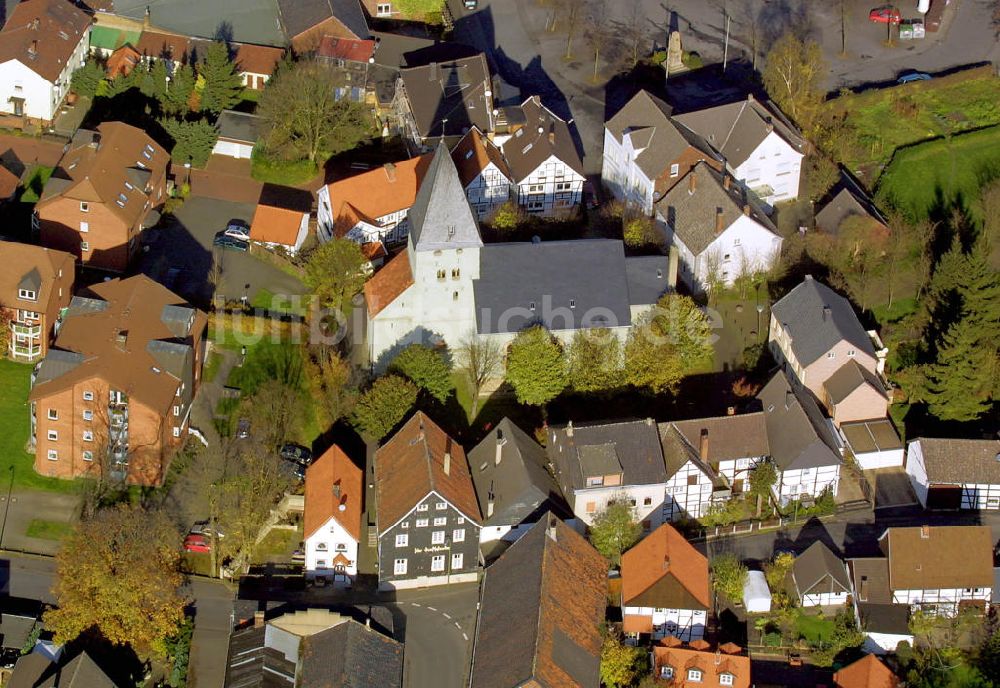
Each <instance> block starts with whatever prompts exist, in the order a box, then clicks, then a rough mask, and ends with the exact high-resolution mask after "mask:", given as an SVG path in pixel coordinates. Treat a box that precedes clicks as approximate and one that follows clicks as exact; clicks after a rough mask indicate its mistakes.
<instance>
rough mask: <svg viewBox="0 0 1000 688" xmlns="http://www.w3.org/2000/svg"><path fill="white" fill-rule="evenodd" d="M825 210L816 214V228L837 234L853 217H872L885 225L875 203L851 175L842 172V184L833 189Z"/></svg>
mask: <svg viewBox="0 0 1000 688" xmlns="http://www.w3.org/2000/svg"><path fill="white" fill-rule="evenodd" d="M829 197H830V200H829V201H827V202H826V203H825V204H824V205H823V208H822V209H821V210H820V211H819V212H818V213H816V227H817V228H818V229H821V230H823V231H824V232H829V233H830V234H836V233H837V230H838V229H840V225H841V223H842V222H843V221H844V220H846V219H847V218H848V217H850V216H852V215H856V216H860V217H870V218H872V219H873V220H875V221H876V222H880V223H882V224H883V225H884V224H886V219H885V217H884V216H883V215H882V213H881V212H879V209H878V208H877V207H876V206H875V202H874V201H872V199H871V198H870V197H869V196H868V194H867V193H865V190H864V189H862V188H861V186H860V185H859V184H858V183H857V182H855V181H854V179H853V178H852V177H850V175H848V174H846V173H844V172H841V180H840V182H839V183H838V184H837V185H836V186H835V187H834V188H833V190H832V191H831V193H830V195H829Z"/></svg>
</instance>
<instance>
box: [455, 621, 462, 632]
mask: <svg viewBox="0 0 1000 688" xmlns="http://www.w3.org/2000/svg"><path fill="white" fill-rule="evenodd" d="M455 628H457V629H458V630H462V627H461V626H459V625H458V622H457V621H456V622H455Z"/></svg>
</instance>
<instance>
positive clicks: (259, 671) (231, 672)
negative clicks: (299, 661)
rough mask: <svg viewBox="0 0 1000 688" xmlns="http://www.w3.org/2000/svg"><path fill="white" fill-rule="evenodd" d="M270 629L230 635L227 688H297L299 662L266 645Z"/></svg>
mask: <svg viewBox="0 0 1000 688" xmlns="http://www.w3.org/2000/svg"><path fill="white" fill-rule="evenodd" d="M265 633H266V628H264V627H262V628H247V629H244V630H241V631H236V632H235V633H233V634H232V635H231V636H229V660H228V662H227V665H226V682H225V688H293V686H294V685H295V662H291V661H289V660H288V659H286V658H285V654H284V653H283V652H279V651H278V650H275V649H272V648H269V647H265V646H264V636H265Z"/></svg>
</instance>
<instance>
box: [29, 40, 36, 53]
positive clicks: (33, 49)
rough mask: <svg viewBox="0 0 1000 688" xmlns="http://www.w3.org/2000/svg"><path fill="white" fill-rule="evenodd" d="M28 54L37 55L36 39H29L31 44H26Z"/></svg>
mask: <svg viewBox="0 0 1000 688" xmlns="http://www.w3.org/2000/svg"><path fill="white" fill-rule="evenodd" d="M28 54H29V55H37V54H38V41H37V40H33V41H31V45H29V46H28Z"/></svg>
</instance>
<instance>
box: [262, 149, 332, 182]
mask: <svg viewBox="0 0 1000 688" xmlns="http://www.w3.org/2000/svg"><path fill="white" fill-rule="evenodd" d="M317 169H318V167H317V166H316V163H314V162H312V161H311V160H281V159H278V158H272V157H269V156H267V155H265V154H263V153H258V152H257V151H256V150H255V151H254V153H253V156H252V157H251V158H250V175H251V176H252V177H253V178H254V179H256V180H257V181H259V182H265V183H268V184H280V185H281V186H296V185H298V184H302V183H304V182H307V181H309V180H310V179H312V178H313V177H315V176H316V171H317Z"/></svg>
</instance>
